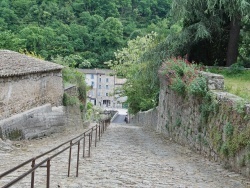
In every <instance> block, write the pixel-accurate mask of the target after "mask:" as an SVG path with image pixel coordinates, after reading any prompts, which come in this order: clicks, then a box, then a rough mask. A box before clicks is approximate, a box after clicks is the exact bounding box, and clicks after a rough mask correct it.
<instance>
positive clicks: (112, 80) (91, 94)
mask: <svg viewBox="0 0 250 188" xmlns="http://www.w3.org/2000/svg"><path fill="white" fill-rule="evenodd" d="M78 70H79V71H80V72H82V73H84V74H85V76H86V83H87V85H88V86H90V87H91V89H90V90H89V91H88V94H87V96H88V99H89V101H90V102H91V103H93V104H94V105H96V106H101V107H104V108H106V107H110V108H122V103H124V102H125V100H123V101H122V100H121V98H120V97H117V96H116V95H115V89H116V88H117V87H121V86H122V85H123V84H124V83H125V80H124V79H118V78H117V77H116V76H115V75H114V72H113V71H112V70H109V69H78Z"/></svg>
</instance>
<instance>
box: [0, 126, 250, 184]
mask: <svg viewBox="0 0 250 188" xmlns="http://www.w3.org/2000/svg"><path fill="white" fill-rule="evenodd" d="M61 139H62V138H60V139H58V140H61ZM61 141H62V140H61ZM30 142H32V141H30ZM40 142H41V143H42V144H41V145H40V150H41V148H44V147H45V145H44V143H46V142H47V141H46V139H43V140H41V141H40ZM36 144H37V143H34V144H33V147H35V149H38V148H39V147H37V146H35V145H36ZM28 151H30V150H29V149H26V153H29V152H28ZM91 151H92V152H91V157H90V158H84V159H82V158H81V159H80V166H79V177H78V178H76V177H75V168H74V167H72V171H71V174H72V176H70V177H69V178H68V177H67V160H68V158H67V155H68V153H66V154H65V156H63V155H62V156H60V157H59V158H57V161H56V162H57V164H61V165H59V167H55V166H54V165H53V164H52V165H51V169H52V172H51V185H52V186H51V187H53V188H54V187H55V188H56V187H57V188H59V187H60V188H61V187H62V188H83V187H84V188H85V187H93V188H95V187H100V188H105V187H106V188H115V187H142V188H144V187H145V188H147V187H152V188H154V187H155V188H157V187H159V188H161V187H162V188H168V187H170V188H172V187H174V188H175V187H176V188H177V187H178V188H182V187H183V188H185V187H201V188H203V187H208V188H211V187H213V188H220V187H222V188H230V187H231V188H236V187H237V188H241V187H250V185H249V184H248V183H249V181H248V180H246V179H245V178H243V177H242V176H240V175H238V174H236V173H233V172H229V171H227V170H225V169H223V167H222V166H221V165H219V164H217V163H214V162H210V161H209V160H208V159H204V158H203V157H202V156H200V155H198V154H195V153H193V152H192V151H190V150H189V149H187V148H185V147H182V146H180V145H177V144H175V143H172V142H171V141H169V140H166V139H164V138H162V136H161V135H158V134H156V133H152V132H150V131H148V130H145V129H143V128H142V127H137V126H133V125H130V124H111V125H110V126H109V127H108V130H107V131H106V132H105V133H104V135H103V137H102V138H101V141H100V142H98V143H97V147H96V148H94V147H93V149H92V150H91ZM19 153H20V155H19V156H16V157H17V158H16V159H15V160H17V161H18V160H20V159H21V158H22V156H21V155H28V154H25V151H19ZM13 154H15V155H18V152H17V151H16V150H14V151H12V152H10V153H5V155H6V156H8V157H7V158H8V159H10V158H11V157H13ZM1 155H2V153H0V156H1ZM5 155H2V156H3V159H4V160H6V159H7V158H5V157H4V156H5ZM2 156H1V164H0V168H1V169H2V168H5V167H7V166H10V164H8V163H5V162H4V161H3V160H2ZM72 163H75V161H74V162H72ZM39 170H40V169H39ZM44 171H45V170H44ZM37 174H39V172H37ZM44 178H45V175H44ZM36 180H37V181H38V183H37V184H36V186H35V187H45V180H44V179H41V178H38V177H37V179H36ZM27 182H28V180H27ZM27 182H26V183H27ZM39 182H40V183H43V185H42V184H39ZM0 185H1V184H0ZM27 185H28V184H26V185H24V184H21V186H19V187H25V186H26V187H28V186H27ZM17 187H18V186H17Z"/></svg>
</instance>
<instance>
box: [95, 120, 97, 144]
mask: <svg viewBox="0 0 250 188" xmlns="http://www.w3.org/2000/svg"><path fill="white" fill-rule="evenodd" d="M96 142H97V125H96V126H95V147H96Z"/></svg>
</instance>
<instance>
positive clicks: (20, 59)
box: [0, 50, 63, 77]
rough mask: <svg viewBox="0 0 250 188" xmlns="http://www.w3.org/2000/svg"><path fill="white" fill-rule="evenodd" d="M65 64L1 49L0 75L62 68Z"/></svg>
mask: <svg viewBox="0 0 250 188" xmlns="http://www.w3.org/2000/svg"><path fill="white" fill-rule="evenodd" d="M62 68H63V66H61V65H58V64H55V63H52V62H49V61H44V60H41V59H38V58H34V57H30V56H27V55H24V54H20V53H17V52H13V51H10V50H0V77H9V76H18V75H26V74H30V73H38V72H48V71H52V70H60V69H62Z"/></svg>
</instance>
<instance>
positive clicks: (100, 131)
mask: <svg viewBox="0 0 250 188" xmlns="http://www.w3.org/2000/svg"><path fill="white" fill-rule="evenodd" d="M98 128H99V131H98V132H99V141H100V140H101V126H100V123H99V125H98Z"/></svg>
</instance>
